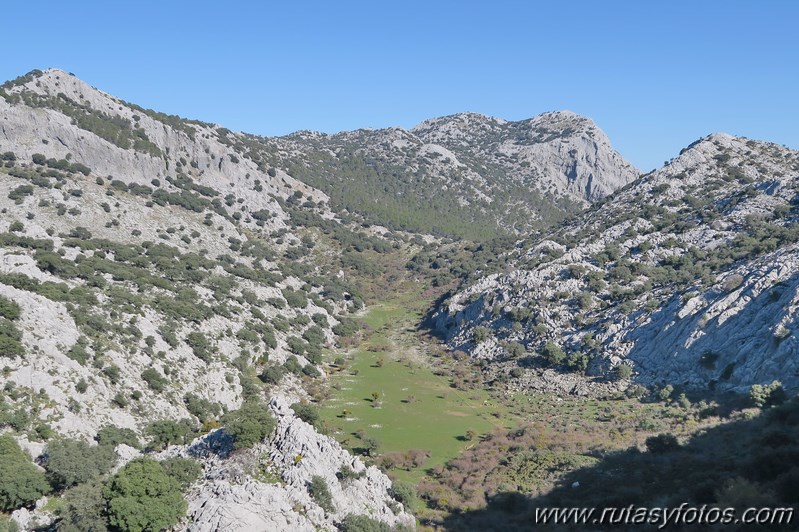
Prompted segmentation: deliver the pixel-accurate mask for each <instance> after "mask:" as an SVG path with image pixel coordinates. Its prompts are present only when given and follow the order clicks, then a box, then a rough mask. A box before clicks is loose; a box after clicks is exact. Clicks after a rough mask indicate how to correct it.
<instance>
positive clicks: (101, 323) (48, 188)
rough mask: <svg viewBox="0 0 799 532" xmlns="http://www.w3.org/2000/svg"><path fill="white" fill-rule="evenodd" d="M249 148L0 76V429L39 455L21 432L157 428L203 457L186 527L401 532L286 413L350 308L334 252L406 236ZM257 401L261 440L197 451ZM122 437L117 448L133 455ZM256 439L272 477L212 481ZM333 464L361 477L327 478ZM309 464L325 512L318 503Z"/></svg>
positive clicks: (337, 450) (376, 491) (53, 78)
mask: <svg viewBox="0 0 799 532" xmlns="http://www.w3.org/2000/svg"><path fill="white" fill-rule="evenodd" d="M244 139H245V137H244V136H243V135H240V134H236V133H233V132H230V131H228V130H226V129H224V128H221V127H217V126H212V125H211V124H205V123H201V122H196V121H186V120H183V119H179V118H177V117H170V116H167V115H163V114H160V113H157V112H154V111H149V110H145V109H142V108H140V107H138V106H135V105H133V104H129V103H126V102H123V101H121V100H119V99H117V98H114V97H113V96H110V95H108V94H106V93H103V92H101V91H98V90H96V89H93V88H91V87H89V86H88V85H87V84H85V83H83V82H82V81H80V80H79V79H77V78H75V77H74V76H72V75H70V74H67V73H65V72H63V71H59V70H48V71H45V72H33V73H31V74H29V75H26V76H24V77H22V78H20V79H18V80H15V81H14V82H9V83H6V84H4V85H3V87H2V91H0V154H2V157H1V158H2V161H1V162H2V164H1V165H0V240H2V247H1V249H0V296H2V298H3V299H2V302H3V305H5V307H4V309H5V310H4V314H3V316H4V317H3V318H0V321H2V324H1V325H2V332H1V333H0V336H2V342H4V343H3V346H4V347H3V354H2V357H3V366H4V368H3V372H2V374H1V375H0V384H2V392H0V426H2V428H0V430H2V431H4V432H7V431H12V433H15V434H19V435H24V436H20V438H19V441H20V442H21V443H22V444H23V445H24V446H25V447H26V448H27V449H28V450H29V451H30V452H31V455H32V457H33V458H38V459H39V460H40V461H42V463H45V461H46V460H47V446H46V445H42V444H40V443H36V442H41V441H44V440H48V439H53V438H56V437H69V438H72V439H76V440H81V441H92V439H93V438H97V437H98V436H97V434H98V432H100V431H101V430H102V429H109V430H110V429H113V430H114V431H132V432H128V433H127V434H131V435H132V436H131V437H135V438H137V439H138V440H139V441H140V442H141V441H142V440H143V441H145V442H146V441H149V440H151V439H153V438H155V439H158V438H163V437H165V438H166V440H163V441H164V442H166V443H167V445H171V447H169V452H172V453H175V452H177V453H178V454H180V453H183V455H186V456H192V458H196V459H197V460H198V461H199V462H200V464H201V465H202V473H201V478H200V479H199V480H198V481H197V482H196V484H195V488H194V491H191V492H189V494H188V496H189V509H190V512H189V519H188V520H187V521H184V522H183V525H182V527H184V528H187V529H192V530H206V529H247V528H248V527H249V528H251V527H252V526H260V525H263V526H265V527H267V528H271V529H284V530H317V529H328V530H330V529H334V528H335V526H336V525H337V524H338V523H340V521H341V520H342V519H344V518H345V517H346V516H347V515H349V514H355V513H357V515H368V516H369V517H370V518H373V519H377V520H380V521H382V522H383V523H386V524H391V525H394V524H396V525H409V526H412V524H413V519H412V517H411V516H410V515H409V514H408V513H407V512H406V511H405V509H404V508H403V507H402V505H401V504H399V503H397V502H396V501H394V502H392V504H391V509H388V507H387V506H386V504H387V501H393V498H392V492H391V482H390V481H389V480H388V478H387V477H386V476H385V475H383V474H382V473H381V472H379V471H378V470H376V469H374V468H370V469H369V470H368V471H367V470H366V469H365V468H364V466H363V464H360V462H358V460H357V459H354V458H352V457H351V456H350V455H349V454H348V453H347V452H346V451H344V450H343V449H342V448H341V447H340V446H339V445H338V443H336V442H335V441H334V440H332V439H330V438H327V437H324V436H321V435H320V434H318V433H317V432H316V431H315V430H314V429H313V427H311V426H310V425H307V424H305V423H304V422H302V421H300V420H299V419H298V418H297V417H296V416H295V415H294V414H293V412H292V410H291V409H289V408H288V405H290V404H294V403H297V402H298V401H300V400H303V401H305V400H307V399H309V398H310V397H311V396H310V395H309V392H308V391H307V390H308V389H311V390H313V389H318V388H319V386H320V384H321V382H323V380H324V378H325V373H326V372H327V371H329V368H328V366H327V365H325V364H324V363H323V359H322V355H321V350H322V348H323V347H325V346H331V347H332V346H333V345H334V344H335V342H336V334H335V333H334V332H333V331H334V329H336V327H337V326H338V325H341V324H342V323H343V321H345V320H346V319H347V315H348V314H349V313H350V312H352V311H353V310H356V309H357V308H359V306H360V305H361V304H362V303H361V302H360V301H359V300H358V297H357V296H356V295H354V294H353V293H352V291H351V288H350V287H349V285H348V281H347V279H346V278H344V277H343V276H344V272H345V271H350V268H353V267H354V266H352V265H351V264H349V263H345V262H344V258H345V256H346V255H347V253H352V254H353V255H352V256H356V255H358V254H359V253H361V252H363V251H369V252H373V253H374V252H375V251H374V250H375V249H376V248H377V249H380V250H381V251H383V250H385V249H391V246H393V245H400V243H401V240H398V239H397V240H395V237H394V236H393V235H387V236H385V237H379V236H374V233H370V234H367V233H366V232H363V231H360V229H359V228H358V227H357V226H355V225H352V224H349V225H348V224H344V223H340V222H338V221H336V217H335V215H334V214H333V213H332V212H331V211H330V210H329V208H328V207H327V201H328V198H327V196H326V195H325V194H324V193H322V192H320V191H318V190H316V189H314V188H312V187H309V186H307V185H305V184H304V183H301V182H299V181H297V180H295V179H294V178H292V177H291V176H289V175H288V174H287V173H286V172H285V171H283V170H281V169H278V168H274V167H270V166H266V165H265V163H264V162H263V161H261V160H254V157H253V156H252V154H250V153H249V152H246V151H243V148H242V146H243V144H242V143H243V142H245V140H244ZM356 246H357V248H358V250H359V251H355V250H354V248H355V247H356ZM336 330H337V329H336ZM270 399H272V400H273V403H272V404H273V410H272V411H273V413H274V416H275V417H276V418H277V428H276V429H275V432H274V433H273V434H271V435H270V436H269V437H268V438H267V439H266V441H264V443H263V444H261V446H260V447H258V448H257V449H255V450H248V451H247V453H244V454H243V455H242V456H240V454H242V453H239V452H236V453H232V454H231V455H230V456H231V458H230V459H220V457H219V455H217V454H213V453H212V454H211V455H203V454H199V455H197V456H194V455H192V453H193V451H192V450H191V449H194V448H196V447H197V446H198V445H199V446H201V445H203V443H202V442H203V441H206V439H208V438H212V439H213V438H214V436H213V435H215V434H221V435H224V434H225V433H224V430H220V429H218V428H217V427H219V425H220V422H222V421H223V420H225V419H227V418H226V417H225V416H226V415H227V414H228V413H231V412H235V411H236V410H237V409H239V408H240V407H241V406H242V405H244V404H247V403H253V402H254V403H259V402H264V401H267V400H270ZM158 427H161V428H160V429H159V428H158ZM164 428H166V432H163V431H162V432H160V436H158V435H156V432H157V431H158V430H162V429H164ZM170 431H171V432H170ZM206 433H208V436H203V434H206ZM194 437H198V438H199V439H198V440H197V441H195V442H193V443H192V442H190V441H186V442H184V440H187V439H188V440H191V439H192V438H194ZM223 439H224V438H223ZM29 442H34V443H33V444H29ZM227 442H228V447H229V444H230V438H229V437H228V438H227ZM148 445H155V448H158V447H160V446H162V445H163V443H161V444H148ZM124 447H125V446H119V447H118V449H117V451H118V452H122V453H123V454H125V455H126V456H127V459H130V458H132V457H134V456H136V455H137V454H138V453H137V452H132V453H130V452H126V451H125V450H124ZM180 449H183V450H182V451H181V450H180ZM129 450H130V449H129ZM259 450H260V453H261V454H262V455H264V456H268V457H269V458H268V460H267V461H266V462H264V464H266V463H267V462H269V463H273V465H274V467H273V468H272V470H270V471H271V474H270V475H269V476H268V478H269V479H271V480H268V479H267V480H268V481H267V480H265V479H264V478H262V476H259V475H260V473H259V471H261V469H260V467H261V466H259V465H257V464H255V465H256V466H257V467H255V469H248V470H247V471H246V472H245V473H246V474H245V476H246V477H247V478H248V480H246V481H245V480H244V477H241V478H239V479H238V480H235V482H233V481H231V479H230V478H229V477H228V476H227V475H226V474H225V473H224V471H226V470H227V469H228V468H230V467H232V466H233V465H234V464H236V463H238V462H237V461H238V460H245V461H246V457H247V456H253V454H252V453H258V452H259ZM294 451H297V452H296V453H295V454H294V455H292V456H290V457H287V456H288V455H285V456H284V454H285V453H288V452H294ZM42 453H44V454H42ZM248 453H249V454H248ZM281 453H283V454H281ZM300 453H302V454H303V457H302V458H301V461H302V462H301V464H300V465H295V466H294V467H290V466H292V464H293V460H294V459H295V458H296V457H297V456H300ZM259 460H260V459H259ZM265 460H266V459H265ZM257 461H258V460H256V462H257ZM278 462H279V463H278ZM284 462H285V463H284ZM298 462H299V460H298ZM121 463H124V461H123V462H120V465H121ZM359 464H360V465H359ZM343 465H348V466H351V467H355V468H356V469H357V470H358V471H359V472H363V473H364V475H365V476H364V477H363V478H362V479H361V480H357V481H355V482H353V483H352V485H351V486H350V485H349V484H348V486H347V487H339V483H338V480H337V477H336V473H339V470H338V469H337V468H339V467H343ZM270 467H271V466H270ZM361 470H363V471H361ZM306 473H308V474H306ZM311 474H314V475H317V474H318V476H319V477H320V478H322V479H324V480H323V481H324V482H325V485H327V486H328V489H330V491H331V493H332V497H333V501H334V504H335V508H336V510H335V511H329V510H323V509H322V508H320V507H319V505H318V503H316V502H314V501H313V497H311V489H312V488H311V487H310V485H309V483H308V481H309V479H310V475H311ZM226 494H227V495H226ZM217 496H218V500H217V501H216V502H213V501H211V499H213V498H214V497H217ZM228 496H229V497H228ZM220 501H227V502H231V503H233V502H236V504H238V507H240V508H241V513H240V514H236V515H232V514H229V513H228V512H227V510H226V509H225V508H224V507H223V506H222V505H221V502H220ZM15 517H16V518H17V521H19V522H20V523H23V524H25V526H31V527H32V526H34V525H33V523H36V522H37V521H38V522H42V523H44V522H47V521H52V518H53V516H52V515H50V514H48V510H47V507H46V506H45V505H44V504H39V505H37V510H36V511H35V512H33V513H31V512H29V511H28V510H26V509H25V508H23V509H20V510H19V512H18V513H17V514H15ZM255 523H258V525H256V524H255Z"/></svg>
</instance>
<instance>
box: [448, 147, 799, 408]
mask: <svg viewBox="0 0 799 532" xmlns="http://www.w3.org/2000/svg"><path fill="white" fill-rule="evenodd" d="M798 175H799V153H797V152H795V151H791V150H789V149H787V148H784V147H781V146H778V145H776V144H771V143H765V142H758V141H752V140H747V139H743V138H737V137H732V136H730V135H726V134H713V135H710V136H708V137H706V138H703V139H701V140H699V141H697V142H696V143H694V144H692V145H691V146H690V147H688V148H686V149H685V150H683V152H682V153H681V154H680V155H679V156H678V157H677V158H675V159H673V160H672V161H670V162H669V163H668V164H667V165H666V166H664V167H663V168H661V169H660V170H657V171H655V172H653V173H651V174H648V175H646V176H644V177H642V178H641V179H639V180H637V181H635V182H633V183H632V184H630V185H628V186H626V187H624V188H623V189H621V190H620V191H618V192H616V193H615V194H613V195H612V196H611V197H609V198H608V199H607V201H605V202H604V203H603V204H601V205H599V206H596V207H594V208H592V209H590V210H589V211H588V212H586V213H585V214H584V215H581V216H580V217H577V218H575V219H574V220H572V221H571V222H568V223H566V224H564V225H563V226H562V227H560V228H558V229H556V230H555V231H553V232H552V233H550V234H548V235H547V236H545V237H543V238H540V239H532V240H528V241H520V242H519V243H518V244H517V246H516V248H515V249H514V250H512V251H511V252H510V255H509V258H510V266H509V267H508V270H509V271H508V273H505V274H496V275H492V276H489V277H486V278H483V279H482V280H479V281H477V282H475V283H474V284H473V285H472V286H469V287H467V288H465V289H463V290H461V291H460V292H458V293H456V294H455V295H454V296H453V297H451V298H450V299H449V300H448V302H446V303H445V304H444V306H442V307H441V308H440V310H439V312H438V315H437V323H438V327H439V328H440V330H442V331H443V332H444V334H445V335H446V336H447V339H448V341H449V343H450V345H451V346H452V347H453V348H458V349H463V350H465V351H467V352H469V353H470V354H471V355H472V356H475V357H479V358H487V359H490V360H495V361H497V362H498V364H497V366H496V367H501V368H502V369H501V370H498V371H499V374H500V376H501V375H502V374H504V375H505V377H504V378H508V377H509V376H510V373H511V372H512V373H513V375H514V376H515V377H513V378H512V379H511V380H513V381H514V384H513V385H512V386H514V387H520V388H528V389H529V388H532V389H542V390H547V391H552V392H556V393H578V394H581V393H591V392H592V391H593V392H597V393H599V392H601V391H602V390H605V391H607V390H608V389H609V388H610V389H613V388H617V387H618V386H619V385H622V386H626V384H624V383H625V382H627V383H629V380H628V379H629V378H630V377H632V378H634V382H636V383H639V384H646V385H650V386H655V387H657V386H661V387H663V386H667V385H674V386H678V387H682V388H685V389H707V388H708V387H710V388H711V389H716V390H734V391H739V392H746V391H747V390H748V388H749V386H751V385H752V384H765V383H770V382H771V381H772V380H780V381H782V384H783V385H784V386H785V388H786V390H790V391H795V390H796V389H798V388H799V359H797V357H796V353H797V352H799V349H798V348H797V345H796V338H795V330H796V323H795V319H794V314H795V309H796V305H797V302H798V301H799V283H798V282H797V278H796V268H797V250H799V248H798V247H797V245H796V243H797V239H799V231H797V229H796V217H797V214H799V213H797V202H796V198H797V197H799V195H798V193H799V190H797V183H799V180H798V179H797V176H798ZM622 365H624V366H627V367H629V368H630V369H631V370H632V372H631V373H632V375H629V373H630V372H627V371H621V370H614V368H617V367H619V366H622ZM514 368H516V369H514ZM583 373H584V374H585V376H584V377H583V376H582V374H583ZM619 380H621V381H622V382H621V383H619V382H614V381H619Z"/></svg>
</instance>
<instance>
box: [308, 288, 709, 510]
mask: <svg viewBox="0 0 799 532" xmlns="http://www.w3.org/2000/svg"><path fill="white" fill-rule="evenodd" d="M405 288H406V290H404V293H400V294H398V295H397V294H395V295H394V297H393V298H391V299H389V300H387V301H384V302H382V303H379V304H375V305H372V306H370V307H369V308H368V309H367V310H366V311H365V313H364V314H363V315H362V316H361V317H360V319H361V320H362V322H363V323H364V324H365V331H364V332H363V333H362V334H361V337H360V338H359V339H358V340H357V341H356V343H355V345H353V346H351V347H350V348H349V349H348V350H345V349H342V350H339V351H337V352H335V353H332V354H331V361H332V358H337V359H338V360H339V365H337V366H335V367H336V369H335V370H334V371H333V373H332V374H331V376H330V382H329V385H330V390H329V391H330V393H329V394H328V398H327V399H326V400H324V401H322V403H321V405H320V406H321V408H320V417H321V419H322V421H323V424H324V426H325V427H326V429H327V431H328V433H329V434H330V435H332V436H333V437H335V438H336V439H337V440H338V441H340V442H341V443H342V444H343V445H344V446H345V447H347V448H348V449H350V450H351V451H352V452H353V453H355V454H358V455H362V456H364V457H366V458H367V461H369V460H374V462H375V463H376V464H377V465H379V466H380V467H381V468H383V469H384V470H385V471H386V472H387V473H388V474H389V475H390V476H391V477H392V478H393V479H395V480H397V481H400V482H403V483H408V484H412V485H413V486H414V487H415V488H416V489H417V491H418V493H419V496H420V498H419V500H416V501H415V502H414V503H413V505H412V506H413V511H414V513H415V514H416V515H417V516H418V517H420V519H421V520H422V522H423V523H425V522H427V523H430V522H436V520H440V519H442V518H445V517H446V516H447V515H449V514H451V513H452V512H459V511H462V510H470V509H475V508H480V507H482V506H484V505H485V504H486V502H487V495H490V494H491V493H495V492H499V491H507V490H509V489H510V490H512V491H515V492H518V493H522V494H524V495H527V496H538V495H542V494H545V493H547V492H548V491H549V490H551V489H552V488H553V487H555V486H557V485H558V482H559V481H560V479H562V478H563V477H564V476H565V475H566V474H567V473H570V472H573V471H575V470H577V469H579V468H581V467H587V466H590V465H592V464H594V463H596V462H597V460H598V459H599V458H600V457H601V456H602V455H603V454H604V453H608V452H612V451H618V450H620V449H625V448H629V447H631V446H638V447H643V444H644V440H645V439H646V438H647V437H648V436H651V435H653V434H657V433H661V432H670V433H674V434H676V435H678V436H681V437H686V436H688V435H690V434H691V433H693V432H695V431H696V430H698V429H700V428H705V427H708V426H711V425H713V424H716V423H718V422H719V421H720V420H719V419H718V418H716V417H714V416H712V415H699V407H698V406H687V407H686V405H685V404H684V403H683V404H682V405H680V404H677V403H676V402H641V401H639V400H637V399H631V398H627V397H625V396H623V395H621V396H619V397H615V398H605V399H598V398H577V397H574V398H572V397H564V398H560V397H553V396H547V395H541V394H515V395H508V394H506V393H505V392H504V389H503V388H502V386H501V385H499V386H498V387H497V388H496V389H495V388H492V387H491V386H474V385H472V386H466V387H464V386H460V387H455V385H454V384H453V383H454V380H455V379H453V375H454V373H455V372H456V371H461V372H463V371H464V368H467V369H468V372H471V374H472V375H475V374H479V372H480V370H479V368H477V367H476V366H474V365H472V364H471V363H470V361H469V360H468V359H465V360H456V359H455V358H454V357H453V356H452V354H449V353H446V352H445V351H444V350H443V349H442V348H441V346H440V345H438V344H437V343H436V341H435V340H434V339H431V338H430V337H429V336H427V335H425V334H424V333H423V332H421V331H419V330H418V324H419V323H420V321H421V319H422V316H423V313H424V312H425V310H426V309H427V307H428V305H429V304H430V300H429V299H426V298H422V297H420V295H419V291H418V289H417V288H416V287H413V288H408V287H407V286H406V287H405ZM342 358H343V359H344V360H343V362H344V363H343V364H341V362H342V360H341V359H342ZM461 374H462V375H463V373H461ZM370 447H371V449H370Z"/></svg>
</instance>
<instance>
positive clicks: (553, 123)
mask: <svg viewBox="0 0 799 532" xmlns="http://www.w3.org/2000/svg"><path fill="white" fill-rule="evenodd" d="M265 142H266V144H267V145H269V146H272V147H274V150H275V151H276V153H277V157H278V160H279V161H280V163H282V166H285V167H286V168H288V169H289V172H290V173H291V174H292V175H293V176H295V177H297V178H299V179H301V180H303V181H305V182H306V183H309V184H312V185H313V186H315V187H317V188H319V189H321V190H324V191H325V192H327V193H328V194H329V195H330V197H331V204H332V205H334V206H336V207H338V208H344V209H347V210H349V211H352V212H358V213H360V214H362V215H364V216H365V217H366V219H367V220H368V221H370V222H372V223H378V224H381V225H388V226H389V227H392V228H395V229H404V230H409V231H414V232H421V233H432V234H437V235H442V236H461V237H467V238H472V239H485V238H490V237H492V236H496V235H498V234H503V233H512V234H516V233H523V232H529V231H530V230H532V229H540V228H542V227H546V226H547V225H549V224H551V223H553V222H555V221H559V220H561V219H562V218H563V217H564V216H565V215H566V214H568V213H574V212H577V211H578V210H580V209H582V208H584V207H585V206H586V205H588V204H589V203H590V202H593V201H597V200H599V199H601V198H603V197H605V196H606V195H607V194H609V193H610V192H612V191H613V190H615V189H617V188H619V187H621V186H623V185H625V184H627V183H629V182H630V181H632V180H633V179H635V178H636V177H637V176H638V171H637V170H636V169H635V168H634V167H633V166H632V165H631V164H630V163H628V162H627V161H625V160H624V159H623V158H622V157H621V156H620V155H619V154H618V153H617V152H616V151H615V150H614V149H613V148H612V146H611V144H610V141H609V140H608V138H607V136H606V135H605V134H604V133H603V132H602V131H601V130H600V129H599V128H597V127H596V125H595V124H594V123H593V122H592V121H591V120H590V119H588V118H585V117H582V116H579V115H576V114H574V113H571V112H567V111H563V112H553V113H545V114H542V115H540V116H537V117H535V118H532V119H529V120H522V121H518V122H509V121H506V120H502V119H498V118H492V117H488V116H484V115H479V114H475V113H462V114H457V115H452V116H447V117H443V118H436V119H432V120H427V121H425V122H422V123H421V124H419V125H418V126H416V127H415V128H413V129H411V130H410V131H407V130H404V129H402V128H390V129H381V130H364V129H362V130H358V131H353V132H345V133H338V134H335V135H325V134H319V133H312V132H299V133H295V134H293V135H289V136H287V137H282V138H279V139H268V140H266V141H265Z"/></svg>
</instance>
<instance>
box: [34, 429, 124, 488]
mask: <svg viewBox="0 0 799 532" xmlns="http://www.w3.org/2000/svg"><path fill="white" fill-rule="evenodd" d="M114 462H116V455H115V454H114V449H113V447H111V446H109V445H94V446H92V445H89V444H88V443H86V442H84V441H79V440H70V439H57V440H52V441H50V442H49V443H48V444H47V461H46V462H45V467H46V468H47V474H48V478H49V479H50V482H51V483H52V484H53V486H54V487H56V488H58V489H64V488H69V487H71V486H74V485H76V484H82V483H84V482H88V481H90V480H92V479H94V478H97V477H99V476H100V475H103V474H105V473H107V472H108V471H109V470H110V469H111V467H112V466H113V465H114Z"/></svg>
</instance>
